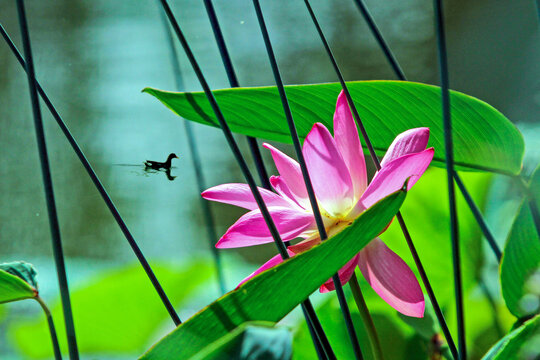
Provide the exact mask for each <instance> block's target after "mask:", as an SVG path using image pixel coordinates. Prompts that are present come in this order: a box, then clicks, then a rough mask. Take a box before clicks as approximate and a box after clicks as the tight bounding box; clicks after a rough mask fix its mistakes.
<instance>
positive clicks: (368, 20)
mask: <svg viewBox="0 0 540 360" xmlns="http://www.w3.org/2000/svg"><path fill="white" fill-rule="evenodd" d="M354 2H355V4H356V6H358V9H359V10H360V13H361V14H362V16H363V17H364V20H365V21H366V23H367V25H368V27H369V30H370V31H371V33H372V34H373V36H374V37H375V40H376V41H377V43H378V44H379V47H380V48H381V50H382V51H383V53H384V56H385V57H386V60H387V61H388V62H389V63H390V66H391V67H392V70H394V73H395V74H396V76H397V77H398V79H399V80H403V81H405V80H406V79H405V73H404V72H403V70H402V69H401V66H400V65H399V63H398V61H397V60H396V57H395V56H394V54H393V53H392V51H391V50H390V47H389V46H388V44H387V43H386V41H385V40H384V37H383V36H382V34H381V32H380V31H379V27H378V26H377V24H376V23H375V20H374V19H373V16H371V13H370V12H369V10H368V8H367V7H366V5H365V4H364V1H363V0H354Z"/></svg>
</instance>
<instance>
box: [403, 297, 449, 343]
mask: <svg viewBox="0 0 540 360" xmlns="http://www.w3.org/2000/svg"><path fill="white" fill-rule="evenodd" d="M425 301H426V308H425V310H424V317H421V318H415V317H410V316H406V315H403V314H401V313H397V315H398V316H399V318H400V319H401V320H402V321H403V322H404V323H405V324H407V325H409V326H410V327H412V328H413V329H414V330H415V331H416V333H417V334H418V335H420V336H421V337H422V338H423V339H425V340H430V339H432V338H433V337H434V336H436V335H437V334H439V333H440V332H441V327H440V326H439V322H438V320H437V317H436V315H435V311H434V310H433V305H432V304H431V301H429V298H428V297H427V296H425Z"/></svg>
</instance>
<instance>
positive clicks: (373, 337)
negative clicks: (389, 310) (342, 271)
mask: <svg viewBox="0 0 540 360" xmlns="http://www.w3.org/2000/svg"><path fill="white" fill-rule="evenodd" d="M349 286H350V287H351V291H352V293H353V296H354V301H355V302H356V307H357V308H358V312H360V317H361V318H362V321H363V323H364V326H365V328H366V330H367V334H368V337H369V342H370V343H371V350H372V351H373V358H374V359H375V360H384V356H383V352H382V347H381V342H380V340H379V335H378V334H377V329H376V328H375V324H374V323H373V318H372V317H371V314H370V313H369V310H368V308H367V305H366V301H365V300H364V296H363V295H362V290H361V289H360V284H359V283H358V278H357V277H356V274H354V273H353V276H352V277H351V279H350V280H349Z"/></svg>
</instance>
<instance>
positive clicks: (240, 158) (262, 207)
mask: <svg viewBox="0 0 540 360" xmlns="http://www.w3.org/2000/svg"><path fill="white" fill-rule="evenodd" d="M160 2H161V5H162V7H163V9H164V10H165V14H166V15H167V18H168V19H169V22H170V24H171V25H172V27H173V30H174V32H175V34H176V36H177V37H178V40H179V41H180V43H181V45H182V47H183V48H184V52H185V53H186V56H187V58H188V59H189V62H190V64H191V66H192V68H193V71H194V72H195V74H196V75H197V78H198V80H199V83H200V84H201V87H202V88H203V90H204V93H205V95H206V97H207V99H208V101H209V102H210V105H211V107H212V110H213V111H214V114H215V115H216V118H217V120H218V122H219V124H220V126H221V129H222V131H223V134H224V136H225V139H226V140H227V143H228V145H229V147H230V149H231V151H232V153H233V155H234V157H235V159H236V161H237V163H238V165H239V167H240V169H241V171H242V173H243V175H244V177H245V179H246V182H247V183H248V186H249V188H250V190H251V192H252V194H253V197H254V198H255V201H256V202H257V205H258V207H259V209H260V211H261V215H262V216H263V218H264V221H265V223H266V225H267V226H268V230H269V231H270V234H271V235H272V238H273V239H274V242H275V244H276V246H277V248H278V251H279V253H280V255H281V257H282V258H283V259H288V258H289V254H288V253H287V249H286V247H285V244H284V243H283V241H282V240H281V236H280V234H279V232H278V230H277V228H276V225H275V223H274V221H273V219H272V217H271V216H270V213H269V211H268V208H267V207H266V204H265V203H264V200H263V198H262V196H261V193H260V192H259V189H258V188H257V184H256V183H255V179H254V178H253V175H252V174H251V171H250V170H249V168H248V166H247V163H246V161H245V159H244V157H243V156H242V153H241V152H240V149H239V147H238V144H237V143H236V140H235V139H234V137H233V135H232V132H231V129H230V128H229V126H228V124H227V122H226V121H225V117H224V116H223V113H222V112H221V108H220V107H219V105H218V103H217V101H216V99H215V97H214V94H213V93H212V90H211V89H210V87H209V85H208V83H207V81H206V78H205V77H204V74H203V73H202V70H201V68H200V66H199V63H198V62H197V60H196V58H195V56H194V54H193V52H192V51H191V47H190V46H189V44H188V42H187V40H186V38H185V37H184V34H183V32H182V30H181V29H180V26H179V24H178V22H177V21H176V18H175V16H174V14H173V13H172V10H171V8H170V6H169V4H168V3H167V1H166V0H160ZM303 307H304V309H305V311H306V313H307V314H309V320H308V321H311V324H312V325H313V327H314V328H315V330H316V332H317V334H318V336H320V337H319V340H320V341H321V343H322V347H323V348H324V351H325V353H326V356H327V358H329V359H335V358H336V357H335V355H334V352H333V350H332V348H331V346H330V343H329V342H328V339H327V338H326V336H325V335H324V336H323V334H324V331H323V329H322V327H321V325H320V322H319V321H318V318H317V317H316V315H315V311H314V309H313V305H311V302H310V301H309V299H307V300H305V301H304V302H303Z"/></svg>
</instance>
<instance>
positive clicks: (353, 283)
mask: <svg viewBox="0 0 540 360" xmlns="http://www.w3.org/2000/svg"><path fill="white" fill-rule="evenodd" d="M304 4H305V5H306V8H307V11H308V13H309V15H310V17H311V20H312V21H313V25H315V28H316V29H317V33H318V34H319V37H320V39H321V41H322V43H323V46H324V48H325V50H326V53H327V54H328V57H329V58H330V61H331V62H332V65H333V67H334V70H335V72H336V74H337V76H338V78H339V81H340V83H341V87H342V88H343V91H344V92H345V96H346V97H347V102H348V103H349V107H350V108H351V109H354V110H353V111H354V116H355V119H356V123H359V124H360V127H361V128H362V129H363V130H362V134H363V135H364V134H365V138H367V137H368V136H367V133H366V131H365V129H364V126H363V124H362V121H361V119H360V115H359V114H358V111H357V109H356V107H355V106H354V103H353V101H352V97H351V95H350V93H349V89H348V88H347V85H346V83H345V80H344V78H343V76H342V74H341V70H340V69H339V66H338V64H337V62H336V59H335V58H334V55H333V54H332V50H331V49H330V46H329V45H328V42H327V40H326V36H324V33H323V31H322V28H321V26H320V24H319V21H318V20H317V17H316V16H315V12H314V11H313V8H312V7H311V4H310V3H309V0H304ZM398 68H399V66H398ZM369 145H370V146H371V142H369ZM371 148H373V147H371ZM372 154H373V155H374V156H375V158H376V155H375V152H373V153H372ZM349 286H350V287H351V290H352V291H353V294H354V298H355V300H356V304H357V307H358V310H359V311H360V313H361V316H362V320H363V321H364V325H365V327H366V329H367V330H368V333H369V334H370V340H371V345H372V349H373V353H374V356H375V358H376V359H382V352H381V351H380V342H379V339H378V335H377V330H376V328H375V326H374V324H373V319H371V315H370V313H369V310H368V308H367V304H366V302H365V301H364V297H363V295H362V291H361V289H360V284H358V279H357V278H356V275H354V274H353V276H352V277H351V279H350V280H349Z"/></svg>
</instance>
